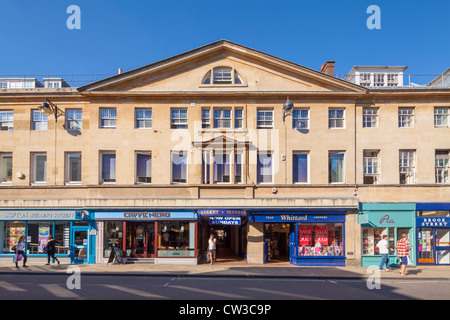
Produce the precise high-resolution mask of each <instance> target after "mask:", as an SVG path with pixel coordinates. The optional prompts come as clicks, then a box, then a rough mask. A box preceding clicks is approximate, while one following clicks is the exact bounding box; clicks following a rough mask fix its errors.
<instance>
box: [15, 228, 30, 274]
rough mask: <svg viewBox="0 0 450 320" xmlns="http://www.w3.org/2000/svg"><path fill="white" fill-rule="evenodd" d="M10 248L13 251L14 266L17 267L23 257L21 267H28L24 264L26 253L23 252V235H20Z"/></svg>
mask: <svg viewBox="0 0 450 320" xmlns="http://www.w3.org/2000/svg"><path fill="white" fill-rule="evenodd" d="M11 249H12V250H14V251H15V254H14V257H13V263H15V264H16V268H17V269H19V261H20V260H22V257H23V267H24V268H28V266H27V265H26V263H27V254H26V253H25V236H24V235H21V236H20V238H19V240H17V242H16V243H15V244H14V246H13V247H12V248H11ZM21 256H22V257H21Z"/></svg>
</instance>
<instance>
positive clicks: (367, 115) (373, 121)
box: [363, 108, 378, 128]
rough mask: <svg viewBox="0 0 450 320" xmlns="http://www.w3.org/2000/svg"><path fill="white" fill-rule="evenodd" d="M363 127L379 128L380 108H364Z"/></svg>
mask: <svg viewBox="0 0 450 320" xmlns="http://www.w3.org/2000/svg"><path fill="white" fill-rule="evenodd" d="M363 128H378V108H363Z"/></svg>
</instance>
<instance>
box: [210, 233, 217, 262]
mask: <svg viewBox="0 0 450 320" xmlns="http://www.w3.org/2000/svg"><path fill="white" fill-rule="evenodd" d="M216 250H217V246H216V238H214V235H213V234H211V236H210V237H209V240H208V255H209V261H210V263H211V265H212V264H213V263H214V262H215V261H216Z"/></svg>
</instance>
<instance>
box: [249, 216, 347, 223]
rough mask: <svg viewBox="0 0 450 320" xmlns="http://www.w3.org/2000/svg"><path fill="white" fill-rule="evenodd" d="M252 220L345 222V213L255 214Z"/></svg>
mask: <svg viewBox="0 0 450 320" xmlns="http://www.w3.org/2000/svg"><path fill="white" fill-rule="evenodd" d="M250 221H252V222H269V223H270V222H284V223H295V222H299V223H326V222H345V215H313V214H267V215H260V214H255V215H252V216H251V218H250Z"/></svg>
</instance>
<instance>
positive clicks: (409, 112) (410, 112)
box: [398, 108, 414, 128]
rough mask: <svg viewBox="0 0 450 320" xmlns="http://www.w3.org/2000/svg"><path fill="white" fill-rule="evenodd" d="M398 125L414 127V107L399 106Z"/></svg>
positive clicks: (400, 126)
mask: <svg viewBox="0 0 450 320" xmlns="http://www.w3.org/2000/svg"><path fill="white" fill-rule="evenodd" d="M398 127H399V128H414V108H398Z"/></svg>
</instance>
